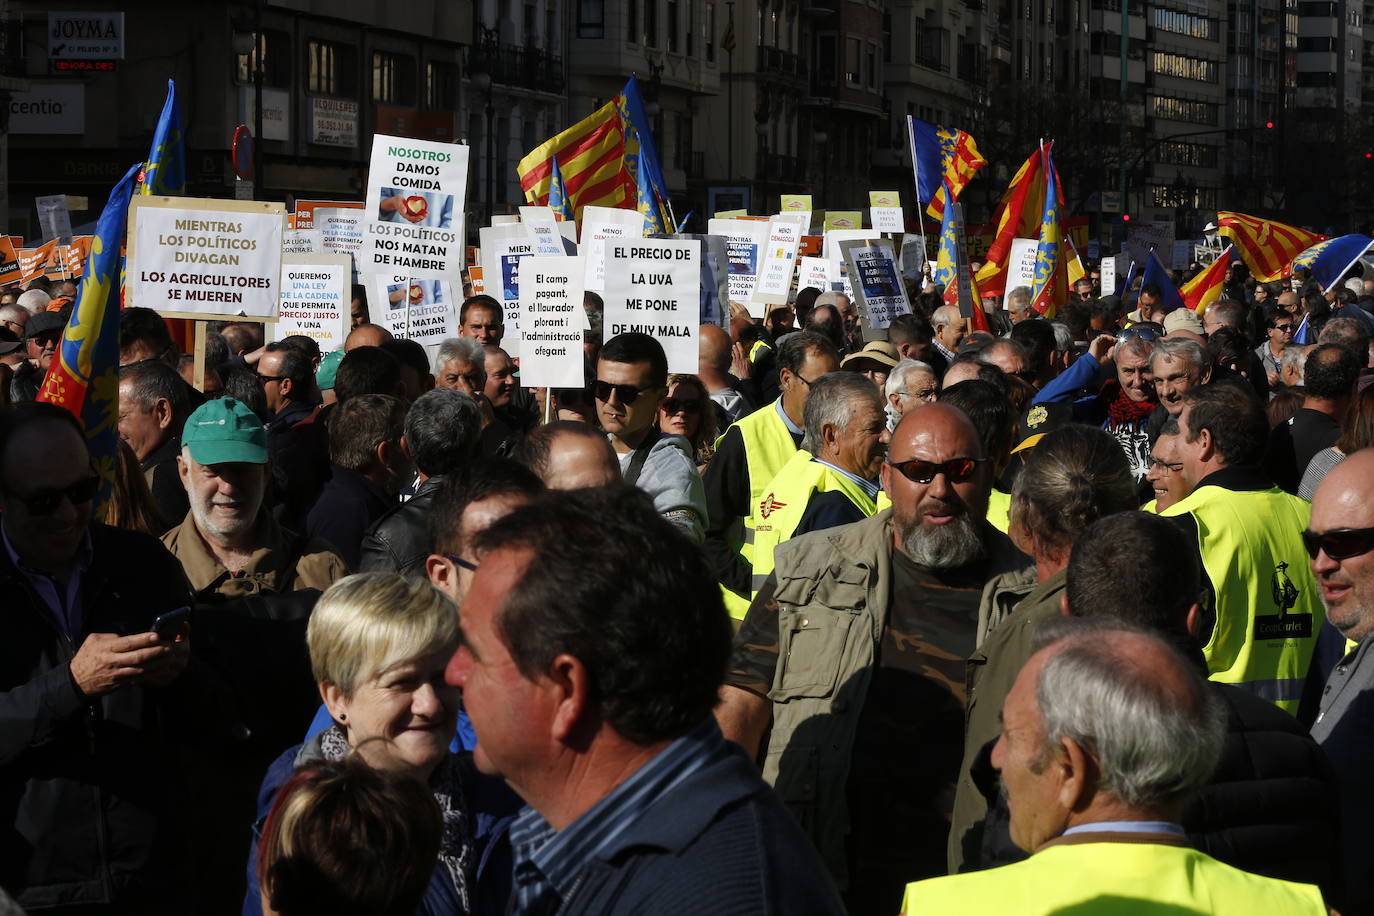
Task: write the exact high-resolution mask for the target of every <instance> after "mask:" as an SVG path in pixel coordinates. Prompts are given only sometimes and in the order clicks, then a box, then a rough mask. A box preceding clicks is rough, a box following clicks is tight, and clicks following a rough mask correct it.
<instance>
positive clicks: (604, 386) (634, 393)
mask: <svg viewBox="0 0 1374 916" xmlns="http://www.w3.org/2000/svg"><path fill="white" fill-rule="evenodd" d="M656 387H658V386H657V385H645V386H644V387H643V388H640V387H637V386H635V385H612V384H611V383H610V382H603V381H602V380H601V379H597V380H596V381H595V382H594V383H593V384H592V394H593V395H594V396H595V397H596V399H597V400H598V401H610V399H611V395H612V394H613V393H614V394H615V396H616V398H617V399H619V401H620V403H622V404H633V403H634V402H635V401H636V400H638V399H639V396H640V395H641V394H643V393H644V392H646V391H649V390H652V389H653V388H656Z"/></svg>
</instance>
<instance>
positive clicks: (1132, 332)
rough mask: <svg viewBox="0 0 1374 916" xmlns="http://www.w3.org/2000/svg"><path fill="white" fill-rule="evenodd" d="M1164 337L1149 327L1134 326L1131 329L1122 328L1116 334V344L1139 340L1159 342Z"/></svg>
mask: <svg viewBox="0 0 1374 916" xmlns="http://www.w3.org/2000/svg"><path fill="white" fill-rule="evenodd" d="M1163 336H1164V335H1163V334H1162V333H1160V332H1159V331H1157V330H1155V329H1154V328H1152V327H1150V326H1149V325H1139V324H1133V325H1131V326H1130V327H1129V328H1122V329H1121V330H1120V331H1117V332H1116V342H1117V343H1125V342H1126V341H1128V340H1132V339H1134V338H1139V339H1140V340H1159V339H1160V338H1161V337H1163Z"/></svg>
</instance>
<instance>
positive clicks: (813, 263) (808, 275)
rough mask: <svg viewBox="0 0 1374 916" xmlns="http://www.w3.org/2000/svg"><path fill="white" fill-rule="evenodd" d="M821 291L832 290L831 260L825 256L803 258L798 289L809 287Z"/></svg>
mask: <svg viewBox="0 0 1374 916" xmlns="http://www.w3.org/2000/svg"><path fill="white" fill-rule="evenodd" d="M808 286H809V287H811V288H813V289H818V290H820V291H821V292H823V293H824V292H828V291H829V290H830V262H829V261H827V260H826V259H825V258H802V259H801V267H800V268H799V269H798V273H797V289H806V288H807V287H808Z"/></svg>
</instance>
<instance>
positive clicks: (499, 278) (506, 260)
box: [478, 223, 534, 356]
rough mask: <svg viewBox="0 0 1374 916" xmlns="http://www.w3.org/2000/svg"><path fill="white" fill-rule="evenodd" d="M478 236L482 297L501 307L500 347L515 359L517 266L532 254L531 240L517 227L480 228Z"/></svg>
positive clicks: (518, 330)
mask: <svg viewBox="0 0 1374 916" xmlns="http://www.w3.org/2000/svg"><path fill="white" fill-rule="evenodd" d="M478 235H479V236H480V238H481V243H482V276H483V278H484V279H485V281H486V284H485V285H486V294H487V295H488V296H492V297H494V298H495V299H496V301H497V302H500V303H501V317H502V321H503V322H504V324H505V333H504V334H503V335H502V337H501V347H502V349H504V350H505V351H506V352H507V353H509V354H510V355H511V356H515V355H516V354H517V353H518V352H519V349H520V268H521V264H520V262H521V261H523V260H524V259H525V258H528V257H530V256H531V255H533V254H534V240H533V239H531V238H530V234H529V230H527V229H526V228H525V227H524V226H522V225H520V224H519V223H509V224H507V225H503V226H484V227H482V230H481V232H479V233H478Z"/></svg>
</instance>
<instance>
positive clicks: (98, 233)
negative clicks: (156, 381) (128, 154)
mask: <svg viewBox="0 0 1374 916" xmlns="http://www.w3.org/2000/svg"><path fill="white" fill-rule="evenodd" d="M142 168H143V163H139V164H138V165H135V166H133V167H132V168H130V169H129V171H128V174H126V175H125V176H124V178H123V179H122V180H121V181H120V182H119V184H117V185H115V188H114V190H113V191H111V192H110V199H109V202H108V203H106V204H105V210H104V212H102V213H101V214H100V220H99V221H98V222H97V223H96V229H95V238H94V239H93V240H92V241H91V255H90V258H89V259H88V260H87V262H86V272H85V274H84V276H82V278H81V286H80V287H79V288H78V290H77V294H76V304H75V306H74V307H73V308H72V317H71V320H69V321H68V322H67V327H66V328H64V329H63V331H62V341H61V343H60V344H59V345H58V348H57V353H56V354H55V355H54V356H53V359H52V364H51V365H50V366H49V367H48V374H47V376H46V377H45V378H44V379H43V387H42V388H41V389H40V390H39V392H38V400H40V401H47V402H48V403H50V404H57V405H59V406H61V407H64V408H66V409H67V410H69V411H71V413H72V414H73V415H74V416H76V418H77V419H78V420H80V421H81V425H82V427H83V428H84V429H85V431H86V444H87V446H88V447H89V448H90V451H91V461H92V463H93V464H94V465H95V470H96V473H97V474H99V475H100V492H99V494H98V495H97V496H96V499H95V503H94V510H95V517H96V518H102V517H103V515H104V512H105V506H106V504H107V503H108V502H109V499H110V488H111V486H112V485H113V484H114V475H115V468H116V466H117V464H118V463H119V452H118V450H117V449H118V423H119V262H120V257H119V249H120V246H121V245H123V244H124V226H125V222H126V221H127V219H128V216H129V201H130V199H131V198H132V197H133V193H134V183H135V181H136V180H137V177H138V173H139V171H140V170H142Z"/></svg>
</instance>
